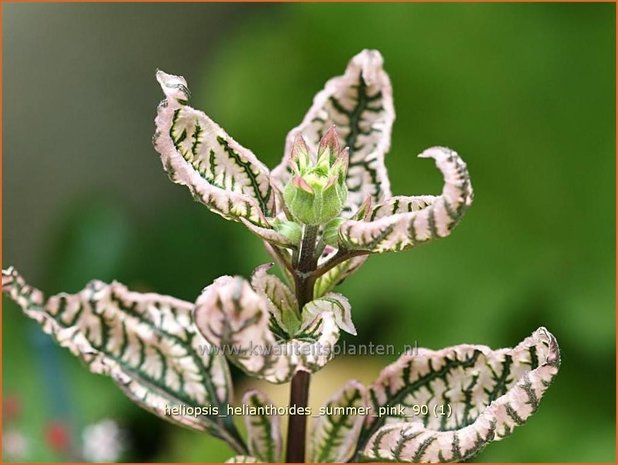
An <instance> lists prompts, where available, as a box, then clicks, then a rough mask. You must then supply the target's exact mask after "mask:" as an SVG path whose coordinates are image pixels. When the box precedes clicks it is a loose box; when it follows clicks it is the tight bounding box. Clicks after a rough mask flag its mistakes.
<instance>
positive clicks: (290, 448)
mask: <svg viewBox="0 0 618 465" xmlns="http://www.w3.org/2000/svg"><path fill="white" fill-rule="evenodd" d="M318 229H319V226H310V225H305V227H304V229H303V239H302V241H301V244H300V254H299V257H298V263H295V267H296V270H295V273H294V284H295V287H296V289H295V290H296V299H297V300H298V309H299V312H301V313H302V309H303V307H304V306H305V304H306V303H307V302H310V301H311V300H313V286H314V284H315V278H314V277H313V271H314V270H315V267H316V265H317V258H316V256H315V246H316V242H317V236H318ZM310 381H311V374H310V373H308V372H306V371H299V372H298V373H296V374H295V375H294V377H293V378H292V383H291V386H290V408H291V407H295V409H296V413H295V414H294V415H290V421H289V425H288V440H287V450H286V454H285V460H286V462H288V463H302V462H304V461H305V440H306V437H307V415H304V413H305V412H302V414H299V413H298V412H299V409H303V410H305V408H306V407H307V402H308V400H309V383H310Z"/></svg>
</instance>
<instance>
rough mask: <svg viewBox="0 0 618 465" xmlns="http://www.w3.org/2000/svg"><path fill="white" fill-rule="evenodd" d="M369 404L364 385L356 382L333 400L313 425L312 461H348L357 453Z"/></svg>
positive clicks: (346, 385)
mask: <svg viewBox="0 0 618 465" xmlns="http://www.w3.org/2000/svg"><path fill="white" fill-rule="evenodd" d="M368 405H369V404H368V401H367V392H366V389H365V386H363V385H362V384H361V383H359V382H358V381H355V380H351V381H348V382H347V383H346V384H345V385H344V386H343V388H342V389H341V390H339V391H338V392H337V393H336V394H335V395H334V396H333V397H331V398H330V399H329V400H328V402H327V403H326V405H325V406H324V412H320V413H321V414H320V416H319V417H318V419H317V420H316V422H315V424H314V426H313V430H312V432H311V442H310V446H311V449H310V452H309V454H310V455H309V461H310V462H318V463H324V462H329V463H336V462H346V461H348V460H349V459H350V458H351V457H352V456H353V455H354V452H355V450H356V444H357V442H358V436H359V434H360V431H361V427H362V425H363V421H364V420H365V414H366V413H365V412H367V409H368ZM322 413H323V414H322Z"/></svg>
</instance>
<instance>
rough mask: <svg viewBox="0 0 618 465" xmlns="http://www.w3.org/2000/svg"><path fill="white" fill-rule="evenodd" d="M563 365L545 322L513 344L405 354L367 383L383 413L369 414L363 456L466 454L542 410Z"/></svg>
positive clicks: (458, 457) (438, 458)
mask: <svg viewBox="0 0 618 465" xmlns="http://www.w3.org/2000/svg"><path fill="white" fill-rule="evenodd" d="M559 366H560V351H559V349H558V344H557V342H556V339H555V338H554V336H553V335H552V334H551V333H549V332H548V331H547V330H546V329H545V328H539V329H538V330H536V331H535V332H534V333H533V334H532V336H530V337H528V338H526V339H525V340H524V341H522V342H521V343H520V344H519V345H518V346H516V347H515V348H513V349H499V350H491V349H490V348H489V347H486V346H479V345H469V344H463V345H460V346H455V347H449V348H447V349H443V350H439V351H431V350H426V349H419V350H418V352H415V353H410V354H405V355H403V356H402V357H401V358H400V359H399V360H398V361H397V362H395V363H394V364H392V365H390V366H388V367H387V368H385V369H384V370H383V371H382V373H381V375H380V376H379V378H378V379H377V381H376V382H375V383H374V384H373V385H372V386H370V388H369V398H370V400H371V404H372V409H373V411H374V412H382V415H381V416H379V417H377V418H376V417H372V416H369V417H367V420H366V422H365V425H364V426H363V431H362V433H361V439H360V441H359V452H360V453H359V458H360V459H361V460H365V461H391V462H447V461H457V462H461V461H463V460H466V459H468V458H470V457H472V456H473V455H474V454H476V453H477V452H478V451H480V450H481V449H482V448H483V447H485V445H487V443H489V442H491V441H497V440H500V439H502V438H504V437H505V436H508V435H509V434H511V433H512V431H513V429H514V428H515V427H516V426H518V425H521V424H523V423H524V422H525V421H526V420H527V419H528V418H529V417H530V416H531V415H532V414H533V413H534V412H535V411H536V410H537V408H538V406H539V402H540V400H541V397H542V396H543V394H544V393H545V391H546V390H547V388H548V387H549V385H550V384H551V383H552V381H553V379H554V377H555V376H556V374H557V373H558V368H559ZM385 424H386V426H384V425H385Z"/></svg>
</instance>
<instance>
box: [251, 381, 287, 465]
mask: <svg viewBox="0 0 618 465" xmlns="http://www.w3.org/2000/svg"><path fill="white" fill-rule="evenodd" d="M242 403H243V404H244V405H247V406H249V407H253V408H256V409H257V414H256V415H246V416H245V426H246V428H247V436H248V444H247V445H248V447H249V453H250V454H251V455H252V456H253V457H255V458H257V459H258V460H260V461H263V462H271V463H272V462H280V461H281V453H282V451H283V447H282V443H283V439H282V435H281V419H280V418H279V415H266V414H265V413H264V412H266V410H263V411H260V409H264V408H265V407H268V406H269V405H273V402H272V400H270V399H269V398H268V396H267V395H266V394H264V393H262V392H260V391H258V390H255V389H253V390H251V391H248V392H247V393H245V395H244V396H243V400H242Z"/></svg>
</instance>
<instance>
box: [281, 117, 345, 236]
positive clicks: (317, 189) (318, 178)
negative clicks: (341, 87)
mask: <svg viewBox="0 0 618 465" xmlns="http://www.w3.org/2000/svg"><path fill="white" fill-rule="evenodd" d="M291 167H292V172H293V175H292V179H291V180H290V181H289V182H288V184H287V185H286V186H285V189H284V190H283V199H284V201H285V204H286V206H287V208H288V210H289V212H290V213H291V214H292V216H293V217H294V219H295V220H296V221H299V222H301V223H304V224H309V225H318V224H324V223H327V222H328V221H330V220H332V219H333V218H336V217H337V216H338V215H339V213H341V210H342V209H343V206H344V205H345V201H346V198H347V196H348V189H347V186H346V174H347V170H348V151H347V149H344V150H341V148H340V146H339V137H338V136H337V132H336V131H335V127H334V126H333V127H331V128H330V129H329V130H328V131H327V132H326V134H325V135H324V137H323V138H322V140H321V141H320V144H319V146H318V153H317V157H316V156H312V154H310V153H309V150H308V148H307V144H306V143H305V141H304V139H303V138H302V136H301V135H298V136H297V137H296V140H295V141H294V145H293V147H292V155H291Z"/></svg>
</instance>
